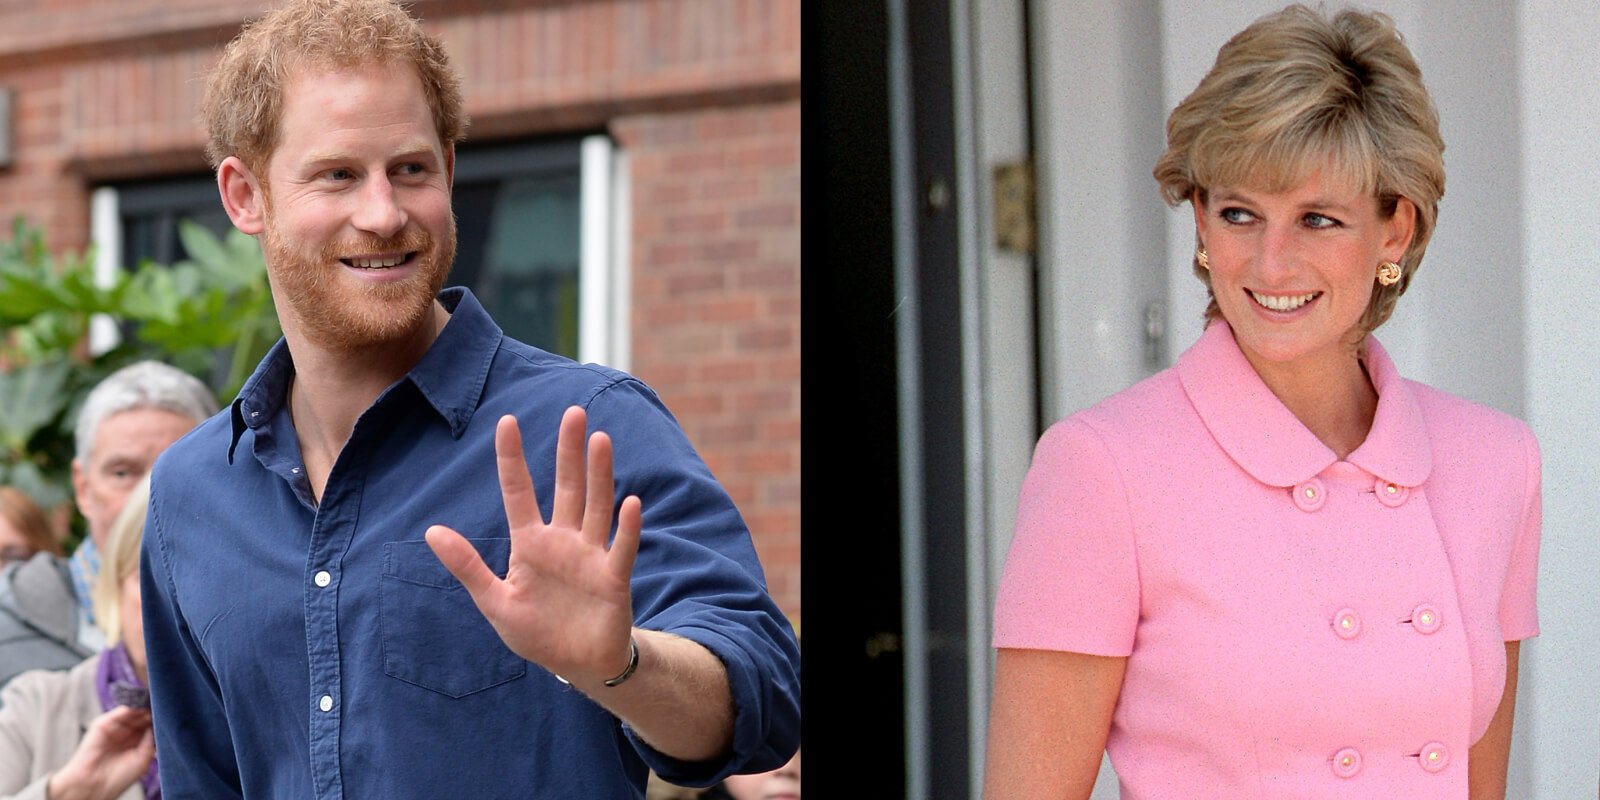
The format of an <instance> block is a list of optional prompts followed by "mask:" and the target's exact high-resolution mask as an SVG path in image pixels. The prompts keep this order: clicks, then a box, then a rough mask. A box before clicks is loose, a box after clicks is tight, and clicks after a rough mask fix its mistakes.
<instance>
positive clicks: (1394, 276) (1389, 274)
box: [1378, 261, 1400, 286]
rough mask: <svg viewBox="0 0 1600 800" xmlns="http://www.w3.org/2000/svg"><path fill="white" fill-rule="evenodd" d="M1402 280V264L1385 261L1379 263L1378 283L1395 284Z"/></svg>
mask: <svg viewBox="0 0 1600 800" xmlns="http://www.w3.org/2000/svg"><path fill="white" fill-rule="evenodd" d="M1399 282H1400V265H1399V264H1396V263H1394V262H1393V261H1385V262H1383V263H1382V264H1379V265H1378V285H1379V286H1393V285H1395V284H1397V283H1399Z"/></svg>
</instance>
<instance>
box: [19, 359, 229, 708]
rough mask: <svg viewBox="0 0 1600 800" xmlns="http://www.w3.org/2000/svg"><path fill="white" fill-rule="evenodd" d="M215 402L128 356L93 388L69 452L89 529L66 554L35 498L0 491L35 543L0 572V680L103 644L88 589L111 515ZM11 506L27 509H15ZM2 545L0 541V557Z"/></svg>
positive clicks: (61, 664)
mask: <svg viewBox="0 0 1600 800" xmlns="http://www.w3.org/2000/svg"><path fill="white" fill-rule="evenodd" d="M216 410H217V401H216V398H215V397H213V396H212V394H211V390H210V389H207V388H206V386H205V384H204V383H201V382H200V381H199V380H198V379H197V378H195V377H194V376H192V375H190V374H189V373H187V372H184V371H183V370H180V369H178V368H177V367H173V366H170V365H167V364H163V363H161V362H158V361H140V362H137V363H134V364H130V365H128V366H126V367H123V368H121V369H119V370H117V371H116V372H113V373H111V374H110V375H109V376H107V377H106V378H105V379H104V380H102V381H100V383H98V384H96V385H95V387H94V389H92V390H90V392H89V395H88V397H86V398H85V399H84V403H83V408H82V409H81V410H80V411H79V412H78V418H77V422H76V426H75V440H76V448H77V455H76V456H75V457H74V458H73V460H72V490H73V498H74V500H75V501H76V502H77V506H78V510H79V511H80V512H82V514H83V518H84V521H85V522H86V523H87V525H86V527H87V529H88V536H85V537H84V539H83V542H82V543H81V544H80V545H79V546H78V548H77V550H76V551H74V552H73V555H72V558H71V559H70V560H66V559H62V558H61V557H60V545H59V544H57V543H56V540H55V539H54V537H52V536H50V535H49V531H48V525H47V524H46V523H45V521H44V518H43V515H42V514H40V513H38V509H37V507H36V506H34V505H33V504H32V503H31V502H27V504H26V505H23V502H26V500H27V498H22V501H23V502H8V501H6V498H5V497H4V496H0V519H3V520H4V521H5V522H7V523H9V524H10V526H11V527H17V528H19V529H20V532H21V533H23V537H22V538H24V539H27V540H29V541H32V542H34V544H33V545H32V546H33V547H34V548H35V550H36V552H35V553H34V554H33V555H32V556H31V557H30V558H28V559H26V560H24V561H21V562H17V563H14V564H11V565H8V566H7V567H6V568H5V571H4V572H3V573H0V684H4V683H5V681H8V680H10V679H11V678H12V677H14V676H16V675H17V674H19V673H21V672H24V671H26V670H30V669H67V668H69V667H72V666H73V665H74V664H77V663H78V662H80V661H82V660H83V659H85V658H87V657H88V656H90V655H92V654H94V653H95V652H97V651H98V650H99V649H100V647H101V646H103V645H104V643H105V642H104V639H103V637H102V636H101V633H100V629H99V628H98V627H96V626H95V624H94V610H93V604H92V601H91V595H92V587H93V585H94V576H95V574H96V573H97V572H98V571H99V568H100V556H99V551H100V548H101V547H103V546H104V543H105V540H106V537H107V536H108V535H109V532H110V530H111V523H112V521H113V520H115V519H116V517H117V514H118V513H119V512H121V511H122V506H123V504H124V503H125V502H126V501H127V498H128V494H129V492H131V491H132V490H133V487H134V486H136V485H137V484H138V483H139V480H140V479H141V478H143V477H144V476H145V474H146V473H148V472H149V471H150V466H151V465H152V464H153V463H155V460H156V456H158V455H160V454H161V451H163V450H165V449H166V448H167V447H168V446H169V445H171V444H172V443H173V442H175V441H177V440H178V438H179V437H181V436H183V435H184V434H185V433H188V432H189V431H190V430H191V429H193V428H194V426H195V425H196V424H197V423H198V422H199V421H200V420H202V419H205V418H206V417H209V416H211V415H212V414H214V413H216ZM10 507H15V508H18V509H24V510H23V511H20V512H18V513H16V514H13V513H12V512H11V511H10V510H8V509H9V508H10ZM29 507H32V508H33V513H31V514H30V513H28V512H27V511H26V510H25V509H26V508H29ZM30 518H31V519H33V522H31V523H30V522H27V521H26V520H28V519H30ZM41 525H43V527H42V528H41V527H40V526H41ZM4 527H5V526H0V529H3V528H4ZM40 531H43V533H44V536H45V537H49V538H48V539H46V538H41V536H40ZM8 542H9V543H10V544H13V545H14V544H16V542H15V541H12V540H8V539H5V538H4V537H3V530H0V548H4V547H6V546H7V543H8ZM12 552H20V551H16V550H13V551H12ZM5 553H6V551H5V550H4V549H0V558H4V557H5Z"/></svg>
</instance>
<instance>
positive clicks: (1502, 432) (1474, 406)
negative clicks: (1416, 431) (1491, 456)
mask: <svg viewBox="0 0 1600 800" xmlns="http://www.w3.org/2000/svg"><path fill="white" fill-rule="evenodd" d="M1406 386H1407V387H1408V388H1409V389H1410V390H1411V395H1412V396H1413V397H1415V398H1416V401H1417V406H1418V407H1419V408H1421V409H1422V414H1423V419H1424V420H1425V421H1426V422H1427V425H1428V436H1429V437H1430V438H1432V439H1433V440H1434V441H1435V443H1436V444H1448V443H1450V442H1463V443H1468V444H1473V443H1475V444H1476V445H1477V446H1479V447H1480V448H1481V447H1483V446H1489V445H1495V444H1508V445H1518V446H1535V447H1536V446H1537V439H1536V437H1535V436H1534V433H1533V428H1532V427H1531V426H1529V425H1528V423H1527V422H1525V421H1523V420H1522V419H1521V418H1519V417H1517V416H1514V415H1512V414H1509V413H1507V412H1505V411H1501V410H1499V409H1496V408H1491V407H1490V406H1487V405H1484V404H1482V403H1478V402H1475V401H1473V400H1468V399H1467V398H1465V397H1462V396H1460V395H1456V394H1452V393H1450V392H1447V391H1445V390H1443V389H1438V388H1435V387H1433V386H1429V385H1428V384H1425V383H1421V382H1419V381H1413V380H1407V381H1406Z"/></svg>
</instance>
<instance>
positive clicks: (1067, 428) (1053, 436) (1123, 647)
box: [994, 418, 1139, 656]
mask: <svg viewBox="0 0 1600 800" xmlns="http://www.w3.org/2000/svg"><path fill="white" fill-rule="evenodd" d="M1138 619H1139V571H1138V564H1137V561H1136V556H1135V548H1134V539H1133V522H1132V515H1131V511H1130V509H1129V504H1128V498H1127V492H1126V490H1125V489H1124V487H1123V484H1122V477H1121V474H1120V473H1119V471H1118V469H1117V465H1116V463H1115V460H1114V459H1113V457H1112V454H1111V452H1110V451H1109V450H1108V449H1107V447H1106V445H1105V442H1104V441H1103V440H1102V438H1101V437H1100V435H1099V434H1098V433H1097V432H1096V431H1094V430H1093V429H1092V428H1090V427H1089V425H1088V424H1086V423H1084V422H1083V421H1081V420H1079V419H1077V418H1069V419H1067V420H1064V421H1062V422H1059V423H1057V424H1055V425H1053V426H1051V428H1050V429H1049V430H1047V431H1045V434H1044V436H1043V437H1041V438H1040V440H1039V444H1038V446H1037V447H1036V448H1035V449H1034V455H1033V463H1032V465H1031V466H1030V467H1029V468H1028V474H1027V477H1026V478H1024V479H1023V483H1022V494H1021V498H1020V500H1019V502H1018V506H1017V519H1016V529H1015V532H1014V534H1013V535H1012V539H1011V548H1010V550H1009V552H1008V553H1007V555H1006V561H1005V567H1004V569H1003V572H1002V574H1001V578H1000V587H999V591H998V595H997V597H996V599H995V621H994V646H995V647H1010V648H1026V649H1036V650H1064V651H1070V652H1076V653H1087V654H1090V655H1099V656H1126V655H1128V654H1130V653H1132V652H1133V638H1134V629H1135V626H1136V625H1137V623H1138Z"/></svg>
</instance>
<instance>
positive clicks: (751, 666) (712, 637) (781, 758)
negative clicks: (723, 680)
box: [622, 627, 800, 787]
mask: <svg viewBox="0 0 1600 800" xmlns="http://www.w3.org/2000/svg"><path fill="white" fill-rule="evenodd" d="M668 633H671V634H673V635H675V636H682V637H683V638H685V639H689V640H690V641H693V642H696V643H698V644H700V645H701V646H703V647H705V648H706V649H707V650H710V651H711V652H712V653H713V654H714V655H716V657H717V658H718V659H719V660H720V661H722V664H723V667H724V668H725V669H726V670H727V674H728V692H729V695H730V696H731V697H732V699H733V745H732V747H731V749H730V750H729V752H728V753H727V754H726V755H724V756H723V757H721V758H718V759H712V760H708V761H683V760H680V759H676V758H673V757H672V756H669V755H666V754H665V753H662V752H661V751H659V750H657V749H655V748H654V747H651V746H650V744H649V743H647V742H645V741H644V740H643V739H641V738H639V736H638V734H636V733H634V731H633V729H632V728H630V727H628V726H627V725H623V726H622V732H623V734H624V735H625V736H626V737H627V739H628V741H629V742H630V743H631V744H632V745H633V747H634V749H636V750H637V751H638V753H639V756H640V758H642V759H644V762H645V764H646V765H648V766H649V767H650V769H652V770H654V771H655V773H656V774H657V775H659V776H660V777H661V778H662V779H663V780H666V781H667V782H669V783H674V784H677V785H679V786H690V787H704V786H710V785H712V784H714V783H716V782H717V781H720V780H722V779H723V778H725V777H727V776H729V775H732V774H734V773H735V772H749V771H756V772H760V771H762V770H766V769H776V768H777V767H779V766H782V765H783V764H784V763H785V762H786V761H787V760H788V759H789V756H790V755H793V751H794V750H795V749H796V748H798V747H799V741H800V730H799V724H798V723H799V707H800V698H799V697H798V692H797V691H796V690H795V689H796V686H797V682H796V681H794V680H784V679H781V678H780V677H779V676H776V675H769V674H768V672H769V671H768V670H763V669H762V668H761V667H760V666H759V665H758V664H757V661H756V659H754V658H752V657H751V656H750V653H749V652H748V651H747V650H746V648H745V647H743V646H742V645H740V644H739V643H738V642H736V641H735V640H733V639H731V638H729V637H728V636H726V635H725V634H723V633H722V632H720V631H717V630H712V629H709V628H702V627H688V628H674V629H672V630H670V631H668ZM780 706H781V707H782V708H783V709H788V713H780V710H779V709H780ZM790 720H792V722H790ZM780 726H781V727H782V728H784V729H783V730H779V729H777V728H779V727H780ZM785 748H787V751H786V752H780V751H783V750H784V749H785Z"/></svg>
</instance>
